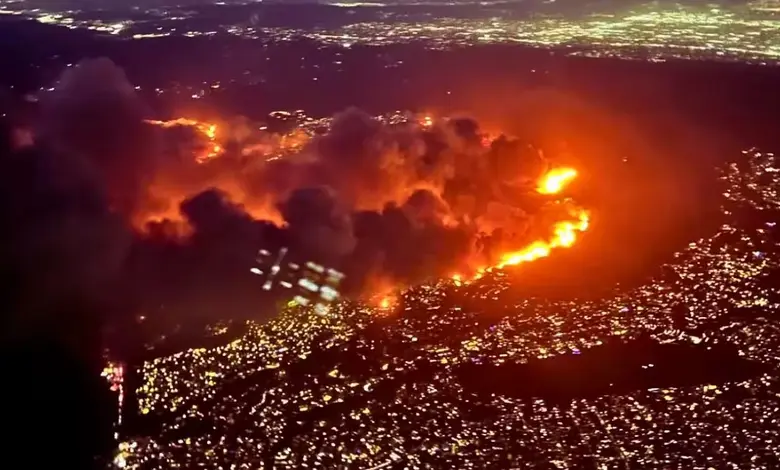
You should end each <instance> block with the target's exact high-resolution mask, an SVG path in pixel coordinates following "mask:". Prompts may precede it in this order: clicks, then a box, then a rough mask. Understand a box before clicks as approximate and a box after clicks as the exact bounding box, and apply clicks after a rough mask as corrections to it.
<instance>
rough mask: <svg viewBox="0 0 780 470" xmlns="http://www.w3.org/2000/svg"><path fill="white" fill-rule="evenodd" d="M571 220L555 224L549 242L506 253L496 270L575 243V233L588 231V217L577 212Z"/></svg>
mask: <svg viewBox="0 0 780 470" xmlns="http://www.w3.org/2000/svg"><path fill="white" fill-rule="evenodd" d="M572 216H573V219H572V220H564V221H561V222H558V223H556V224H555V226H554V228H553V236H552V237H551V238H550V239H549V240H537V241H535V242H533V243H531V244H530V245H528V246H526V247H525V248H523V249H522V250H519V251H514V252H511V253H506V254H504V255H503V256H502V257H501V262H500V263H498V265H496V267H497V268H499V269H500V268H504V267H506V266H515V265H518V264H521V263H527V262H530V261H534V260H537V259H539V258H544V257H546V256H549V255H550V252H551V251H552V250H553V249H555V248H568V247H570V246H572V245H574V242H576V241H577V233H578V232H584V231H585V230H587V229H588V225H589V223H590V216H589V214H588V212H587V211H585V210H582V209H580V210H577V211H576V212H574V213H573V214H572Z"/></svg>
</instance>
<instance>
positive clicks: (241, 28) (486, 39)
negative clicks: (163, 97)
mask: <svg viewBox="0 0 780 470" xmlns="http://www.w3.org/2000/svg"><path fill="white" fill-rule="evenodd" d="M338 6H340V7H344V8H343V10H344V15H345V20H344V22H345V24H344V25H343V26H339V27H334V28H326V27H311V28H307V29H301V28H293V27H287V28H285V27H279V26H273V27H264V26H263V25H262V24H257V23H253V22H251V21H247V22H245V23H236V24H223V25H215V26H209V27H203V26H201V24H202V22H197V24H198V25H199V26H198V28H200V29H193V28H191V27H189V26H188V25H187V23H188V20H191V19H199V18H201V17H200V16H199V14H198V13H196V12H195V11H189V10H187V9H186V8H185V7H180V8H171V9H155V10H149V11H146V12H145V14H146V15H148V18H147V19H146V20H143V19H140V20H139V19H134V20H127V21H113V22H104V21H101V20H99V19H85V18H86V17H83V16H81V12H79V11H63V12H49V11H42V10H26V9H24V3H23V2H14V3H5V4H0V14H9V15H24V16H27V17H32V18H35V19H37V20H38V21H40V22H43V23H49V24H59V25H62V26H66V27H69V28H88V29H91V30H94V31H97V32H101V33H105V34H111V35H117V36H120V37H125V38H133V39H143V38H155V37H164V36H170V35H184V36H189V37H196V36H211V35H215V34H222V33H228V34H233V35H236V36H240V37H244V38H249V39H262V40H266V41H288V40H291V39H296V38H309V39H313V40H316V41H320V42H322V43H326V44H337V45H341V46H346V47H349V46H352V45H354V44H371V45H384V44H398V43H411V42H422V43H424V44H426V45H427V46H429V47H433V48H449V47H455V46H462V45H473V44H525V45H531V46H538V47H555V48H568V53H570V54H572V55H585V56H595V57H622V58H642V59H650V60H665V59H670V58H681V59H724V60H726V59H730V60H741V61H752V62H759V63H774V62H776V61H777V60H778V59H780V33H778V31H779V29H780V26H779V25H780V6H778V4H777V2H772V1H764V2H753V3H751V4H748V5H741V6H733V7H725V6H724V7H718V6H715V5H709V6H706V5H703V6H684V5H679V4H662V5H659V4H648V5H643V6H638V7H635V9H634V10H633V11H627V12H620V13H599V14H594V15H584V16H581V17H576V18H575V17H564V16H562V15H558V16H552V15H541V14H536V15H529V16H526V17H518V16H517V15H516V14H514V13H513V11H512V10H511V9H510V10H506V11H503V10H500V9H496V7H492V8H493V10H491V11H495V13H494V15H492V16H490V17H488V16H487V14H486V13H483V14H482V15H481V16H482V17H475V18H459V17H452V16H447V11H446V9H445V10H442V9H439V10H434V11H435V12H436V13H435V14H436V15H440V16H433V15H434V13H432V14H431V15H425V19H424V20H421V19H420V17H418V16H412V15H410V14H406V13H403V12H402V10H399V9H388V10H386V11H385V10H384V9H382V8H383V7H384V5H381V4H376V5H372V6H362V7H360V6H358V7H355V6H354V5H353V6H350V5H338ZM334 7H335V6H334ZM355 8H371V9H374V10H377V9H379V10H377V11H379V12H380V13H379V14H377V16H376V17H377V18H381V19H380V20H376V21H362V22H360V21H358V22H355V21H350V19H349V16H348V15H349V12H350V11H352V10H354V9H355ZM136 16H137V15H136ZM80 18H81V19H80ZM193 24H196V23H195V22H193ZM149 25H153V26H149Z"/></svg>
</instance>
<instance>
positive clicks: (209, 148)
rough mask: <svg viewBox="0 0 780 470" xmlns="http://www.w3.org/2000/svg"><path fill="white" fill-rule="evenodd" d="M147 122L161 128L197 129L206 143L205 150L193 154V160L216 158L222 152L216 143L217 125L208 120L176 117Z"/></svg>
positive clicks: (199, 161)
mask: <svg viewBox="0 0 780 470" xmlns="http://www.w3.org/2000/svg"><path fill="white" fill-rule="evenodd" d="M146 122H147V123H148V124H153V125H155V126H160V127H163V128H166V129H167V128H170V127H177V126H181V127H192V128H194V129H195V130H197V131H198V132H199V133H200V134H202V135H203V136H204V137H205V138H206V140H207V142H208V144H207V145H206V149H205V151H203V152H202V153H200V154H198V155H196V156H195V160H196V161H197V162H198V163H205V162H207V161H209V160H212V159H214V158H217V157H218V156H220V155H221V154H222V151H223V149H222V146H221V145H219V143H217V125H216V124H210V123H208V122H201V121H196V120H194V119H187V118H177V119H171V120H169V121H155V120H147V121H146Z"/></svg>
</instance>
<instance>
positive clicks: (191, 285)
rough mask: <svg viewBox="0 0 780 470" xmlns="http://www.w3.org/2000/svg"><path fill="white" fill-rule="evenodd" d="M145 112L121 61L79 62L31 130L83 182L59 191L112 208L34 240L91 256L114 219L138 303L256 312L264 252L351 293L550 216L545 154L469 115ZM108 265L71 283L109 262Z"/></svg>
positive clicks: (436, 266) (493, 250)
mask: <svg viewBox="0 0 780 470" xmlns="http://www.w3.org/2000/svg"><path fill="white" fill-rule="evenodd" d="M151 118H153V116H151V113H150V112H149V110H148V109H147V107H146V106H145V105H144V103H143V101H142V100H141V99H140V98H139V96H138V95H137V94H136V93H135V90H134V88H133V87H132V85H131V84H130V83H128V81H127V79H126V77H125V76H124V74H123V73H122V71H121V70H120V69H119V68H117V67H116V66H115V65H114V64H112V63H111V62H110V61H108V60H106V59H97V60H87V61H84V62H82V63H80V64H78V65H77V66H75V67H72V68H69V69H68V70H66V71H65V73H63V75H62V77H61V78H60V80H59V82H58V83H57V84H56V85H55V90H54V91H52V92H50V93H49V94H47V95H46V96H44V97H43V98H42V99H41V109H40V122H39V125H38V128H37V130H36V135H35V139H34V142H35V144H34V145H35V147H34V148H35V149H36V151H43V152H48V153H50V154H51V155H49V156H48V157H47V158H48V159H49V160H51V163H52V164H53V165H55V164H56V165H57V168H58V170H57V171H55V173H57V172H59V171H62V174H70V173H73V172H77V173H78V174H79V175H84V176H83V178H88V181H89V184H88V185H87V186H88V188H89V190H88V191H86V192H84V191H81V190H80V189H79V188H77V187H76V186H73V187H62V188H60V190H61V191H63V192H65V193H68V192H70V193H72V194H73V195H75V194H91V195H95V196H94V197H98V196H97V195H99V198H100V199H99V200H100V201H105V207H102V206H100V205H99V204H98V203H95V207H96V208H97V207H100V210H105V211H106V213H102V212H101V213H100V215H99V216H96V215H91V216H90V217H91V218H88V219H89V220H87V221H84V220H83V218H78V217H76V216H75V215H74V217H75V218H71V219H66V220H62V221H58V223H59V224H60V226H57V228H56V229H50V230H48V232H47V231H44V232H42V233H48V235H39V236H47V237H55V236H57V235H55V234H59V233H64V234H66V236H65V237H64V238H63V239H62V243H70V244H71V245H73V246H75V247H76V248H70V247H69V248H67V249H63V253H65V252H67V253H68V256H73V257H76V258H79V259H81V257H83V258H84V259H91V255H90V254H89V253H86V252H85V248H84V247H86V246H100V244H101V243H103V242H104V241H106V240H113V239H114V237H116V236H118V235H108V234H107V230H109V229H108V228H107V227H108V226H109V225H110V224H108V223H107V222H106V220H107V218H108V217H109V216H110V215H111V214H116V215H118V216H119V217H121V220H122V221H123V224H124V225H123V226H124V227H125V228H126V230H127V233H128V234H130V236H131V239H132V241H131V243H130V246H129V247H128V249H127V250H126V251H121V250H117V249H115V248H112V249H107V248H106V249H105V250H104V251H106V252H110V253H112V256H113V257H111V260H112V262H114V260H115V259H116V258H121V257H122V256H124V258H122V260H121V271H122V273H121V275H122V282H123V285H124V289H123V292H125V294H126V299H125V300H126V301H127V302H128V304H132V305H134V307H133V308H136V309H140V310H144V311H146V310H150V309H164V310H180V311H181V312H182V313H183V314H184V313H185V312H187V313H188V314H191V315H198V314H199V312H200V313H202V314H203V315H208V312H209V311H212V312H218V313H217V314H218V315H219V314H220V313H219V312H220V311H224V310H226V309H230V310H234V311H240V310H242V309H243V310H253V309H255V308H256V305H257V303H256V302H257V301H258V293H257V291H258V288H257V287H258V286H257V281H256V279H254V278H253V277H252V276H251V275H249V274H248V268H249V267H250V266H251V265H252V262H253V260H254V257H255V254H256V252H257V251H258V250H259V249H261V248H265V249H268V250H270V251H273V250H275V249H278V248H281V247H283V246H284V247H288V248H290V252H291V253H293V254H294V256H296V257H298V258H300V259H301V260H308V259H311V260H315V261H319V262H321V263H324V264H327V265H328V266H332V267H334V268H337V269H341V270H342V271H344V272H345V273H346V274H347V278H348V280H349V286H348V288H349V289H352V290H353V291H355V292H359V291H361V290H365V289H367V288H371V287H370V286H375V285H377V283H378V282H379V283H396V284H405V283H413V282H417V281H420V280H423V279H426V278H429V277H434V276H442V275H449V274H452V273H453V272H456V271H460V270H468V269H472V270H474V269H476V268H478V267H480V266H488V265H491V263H495V262H496V261H497V256H498V254H499V253H501V252H502V251H506V250H512V249H518V248H520V247H522V246H523V243H527V242H528V241H529V237H530V236H531V235H532V231H530V230H529V228H531V227H533V225H534V220H535V218H537V217H544V213H545V211H547V210H548V209H544V210H543V208H545V207H546V204H545V201H547V199H545V198H544V197H543V196H540V195H539V194H537V192H536V191H535V186H534V185H535V182H536V181H537V179H538V178H539V177H540V176H541V175H542V174H543V173H544V172H545V171H546V170H547V168H548V163H547V162H546V161H545V159H544V158H543V157H542V155H541V153H540V152H539V151H537V149H534V148H533V147H531V146H529V145H527V144H526V143H524V142H521V141H519V140H517V139H514V138H512V137H510V136H491V135H487V134H486V133H485V132H483V131H482V130H481V129H480V126H479V123H478V122H477V121H475V120H473V119H471V118H466V117H463V118H452V119H438V120H431V119H427V120H424V121H420V122H418V121H417V120H415V119H412V120H410V121H409V122H405V123H397V124H388V123H385V122H382V121H380V120H378V119H376V118H373V117H371V116H369V115H367V114H366V113H364V112H362V111H360V110H357V109H348V110H346V111H344V112H342V113H339V114H337V115H335V116H334V117H333V118H332V121H331V125H330V127H329V129H328V130H327V131H326V132H324V133H322V134H318V135H309V134H306V133H303V132H301V131H297V132H293V133H288V134H277V133H272V132H269V131H264V130H258V129H259V126H258V125H253V124H252V123H250V122H248V121H247V120H241V119H235V120H224V119H223V120H221V121H220V123H219V125H218V126H217V125H212V124H206V123H204V122H201V121H190V120H187V119H178V120H176V121H154V120H150V119H151ZM54 155H56V157H55V156H54ZM87 175H88V176H87ZM63 184H65V183H63ZM96 200H97V199H96ZM556 207H558V209H555V210H563V211H565V210H566V207H567V205H566V203H563V204H558V205H557V206H556ZM95 210H98V209H95ZM111 227H113V226H111ZM548 227H549V226H548ZM69 230H70V231H69ZM120 238H121V237H120ZM30 243H34V238H32V239H31V240H30ZM87 251H88V250H87ZM113 253H119V254H117V255H114V254H113ZM105 256H108V255H105ZM96 263H97V261H96ZM106 263H107V262H104V263H103V264H99V265H98V266H96V267H90V265H89V264H85V265H84V266H83V267H82V268H81V269H84V270H87V271H89V272H88V273H76V274H74V275H72V276H69V277H71V278H72V279H71V280H70V281H73V282H75V281H74V279H76V278H82V279H94V278H95V277H96V276H97V277H99V274H100V272H101V271H102V270H103V271H104V270H109V269H118V268H114V267H113V266H114V265H112V267H111V268H109V267H107V266H106V265H105V264H106Z"/></svg>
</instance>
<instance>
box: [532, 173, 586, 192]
mask: <svg viewBox="0 0 780 470" xmlns="http://www.w3.org/2000/svg"><path fill="white" fill-rule="evenodd" d="M576 177H577V170H575V169H573V168H555V169H552V170H550V171H548V172H547V173H546V174H545V175H544V176H542V178H541V179H540V180H539V186H537V188H536V190H537V191H538V192H539V193H540V194H557V193H559V192H561V191H562V190H563V188H565V187H566V186H567V185H568V184H569V183H570V182H571V181H572V180H573V179H574V178H576Z"/></svg>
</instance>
